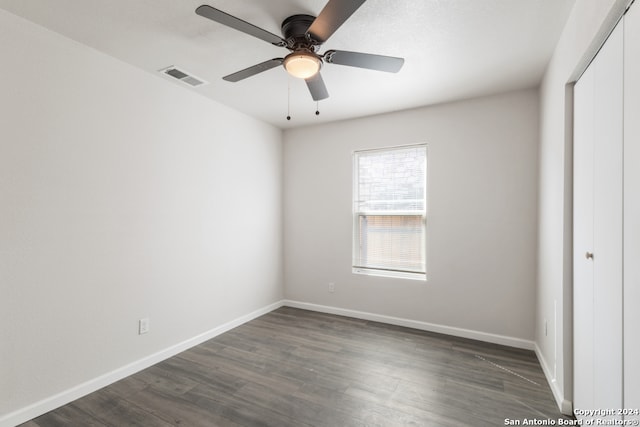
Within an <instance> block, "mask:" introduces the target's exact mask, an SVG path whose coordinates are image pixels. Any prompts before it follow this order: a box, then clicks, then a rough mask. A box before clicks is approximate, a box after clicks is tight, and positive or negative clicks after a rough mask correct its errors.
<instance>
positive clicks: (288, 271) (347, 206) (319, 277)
mask: <svg viewBox="0 0 640 427" xmlns="http://www.w3.org/2000/svg"><path fill="white" fill-rule="evenodd" d="M538 112H539V105H538V96H537V92H536V91H535V90H526V91H519V92H513V93H507V94H501V95H496V96H491V97H485V98H478V99H472V100H467V101H461V102H456V103H451V104H445V105H438V106H434V107H428V108H420V109H415V110H410V111H404V112H398V113H393V114H386V115H381V116H375V117H369V118H363V119H357V120H349V121H344V122H337V123H333V124H327V125H319V126H317V127H309V128H303V129H295V130H287V131H285V134H284V140H285V145H284V168H285V170H284V173H285V180H284V182H285V190H284V193H285V204H284V215H285V297H286V298H287V299H289V300H294V301H298V302H303V303H310V304H318V305H323V306H329V307H337V308H341V309H346V310H356V311H361V312H366V313H373V314H377V315H383V316H391V317H397V318H402V319H410V320H412V321H417V322H426V323H429V324H432V325H439V326H445V327H447V328H451V330H450V331H452V332H454V333H455V331H454V330H453V328H461V329H466V330H471V331H477V332H481V333H483V334H495V335H499V336H503V337H510V338H515V339H516V340H515V341H518V340H524V341H528V342H529V343H531V340H533V337H534V323H533V322H534V310H535V288H534V287H535V266H536V261H535V258H536V233H537V229H536V213H537V200H536V198H537V179H538V178H537V167H538V164H537V149H538V148H537V147H538V129H539V123H538ZM422 142H426V143H428V144H429V145H428V179H427V180H428V184H427V188H428V189H427V193H428V196H427V198H428V202H427V204H428V226H427V228H428V231H427V233H428V236H427V240H428V243H427V253H428V255H427V257H428V259H427V269H428V271H427V275H428V281H427V282H426V283H425V282H421V281H413V280H406V279H405V280H403V279H390V278H381V277H372V276H363V275H356V274H353V273H352V272H351V233H352V216H351V212H352V204H351V192H352V184H351V182H352V175H351V174H352V152H353V150H358V149H366V148H374V147H385V146H393V145H402V144H414V143H422ZM329 282H335V285H336V286H335V288H336V291H335V293H329V292H328V291H327V284H328V283H329ZM447 328H445V330H446V329H447ZM515 341H514V342H515Z"/></svg>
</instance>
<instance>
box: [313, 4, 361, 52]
mask: <svg viewBox="0 0 640 427" xmlns="http://www.w3.org/2000/svg"><path fill="white" fill-rule="evenodd" d="M365 1H366V0H329V2H328V3H327V4H326V5H325V7H324V9H322V11H321V12H320V15H318V17H317V18H316V19H315V20H314V21H313V23H312V24H311V26H310V27H309V29H308V30H307V34H309V36H311V38H312V39H313V40H316V41H318V42H320V43H324V42H325V41H327V39H328V38H329V37H331V35H332V34H333V33H335V32H336V30H337V29H338V28H340V26H341V25H342V24H344V22H345V21H346V20H347V19H349V17H350V16H351V15H353V12H355V11H356V10H357V9H358V8H359V7H360V6H362V4H363V3H364V2H365Z"/></svg>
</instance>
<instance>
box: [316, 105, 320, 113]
mask: <svg viewBox="0 0 640 427" xmlns="http://www.w3.org/2000/svg"><path fill="white" fill-rule="evenodd" d="M319 104H320V102H319V101H316V116H319V115H320V108H319V107H318V105H319Z"/></svg>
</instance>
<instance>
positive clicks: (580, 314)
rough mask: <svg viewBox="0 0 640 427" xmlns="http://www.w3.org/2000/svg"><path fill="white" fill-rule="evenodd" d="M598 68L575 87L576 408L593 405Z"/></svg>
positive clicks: (582, 78) (586, 72) (574, 386)
mask: <svg viewBox="0 0 640 427" xmlns="http://www.w3.org/2000/svg"><path fill="white" fill-rule="evenodd" d="M593 88H594V71H593V67H590V68H588V69H587V71H585V73H584V74H583V75H582V77H581V78H580V80H579V81H578V82H577V83H576V85H575V90H574V141H575V143H574V147H573V163H574V165H573V176H574V178H573V186H574V188H573V209H574V212H575V215H574V218H573V242H574V243H573V247H574V251H573V279H574V280H573V283H574V285H573V319H574V320H573V347H574V350H573V354H574V366H573V369H574V385H573V388H574V399H573V403H574V407H575V408H577V409H586V408H593V407H594V401H593V371H594V367H593V346H594V341H593V315H592V314H593V261H592V260H591V259H590V258H587V257H586V254H587V252H592V251H593V168H594V164H593V161H594V158H593V154H594V147H593V143H594V139H593V133H594V100H593V96H594V91H593Z"/></svg>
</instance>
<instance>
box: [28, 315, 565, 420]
mask: <svg viewBox="0 0 640 427" xmlns="http://www.w3.org/2000/svg"><path fill="white" fill-rule="evenodd" d="M560 417H562V416H561V414H560V412H559V411H558V409H557V407H556V405H555V403H554V400H553V397H552V394H551V391H550V389H549V386H548V384H547V382H546V380H545V378H544V375H543V373H542V370H541V369H540V365H539V364H538V361H537V359H536V357H535V355H534V353H533V352H531V351H525V350H519V349H513V348H509V347H503V346H498V345H493V344H487V343H481V342H478V341H472V340H466V339H462V338H454V337H450V336H446V335H439V334H434V333H428V332H423V331H418V330H414V329H407V328H401V327H396V326H390V325H385V324H380V323H375V322H369V321H365V320H358V319H352V318H347V317H340V316H333V315H328V314H321V313H315V312H310V311H305V310H298V309H293V308H287V307H283V308H280V309H278V310H276V311H273V312H271V313H269V314H267V315H264V316H262V317H260V318H258V319H255V320H253V321H251V322H248V323H246V324H244V325H242V326H240V327H238V328H236V329H233V330H232V331H230V332H227V333H225V334H223V335H220V336H218V337H216V338H214V339H212V340H210V341H207V342H206V343H204V344H201V345H199V346H197V347H194V348H192V349H190V350H188V351H185V352H183V353H181V354H179V355H177V356H175V357H172V358H171V359H168V360H165V361H164V362H161V363H159V364H157V365H155V366H152V367H151V368H148V369H146V370H144V371H141V372H139V373H137V374H135V375H133V376H131V377H128V378H126V379H124V380H122V381H119V382H117V383H115V384H112V385H110V386H108V387H105V388H103V389H102V390H99V391H97V392H95V393H93V394H90V395H88V396H86V397H84V398H82V399H79V400H77V401H75V402H72V403H70V404H68V405H66V406H63V407H61V408H58V409H57V410H55V411H52V412H49V413H47V414H45V415H43V416H41V417H38V418H36V419H34V420H32V421H30V422H28V423H26V424H23V426H24V427H35V426H40V427H51V426H65V427H67V426H118V427H122V426H177V425H179V426H189V427H191V426H207V427H210V426H243V427H248V426H274V427H284V426H295V427H304V426H327V427H345V426H393V427H396V426H461V425H469V426H503V425H505V419H507V418H508V419H515V420H523V419H524V418H526V419H529V420H531V419H536V420H546V419H553V420H556V421H557V419H558V418H560Z"/></svg>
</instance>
